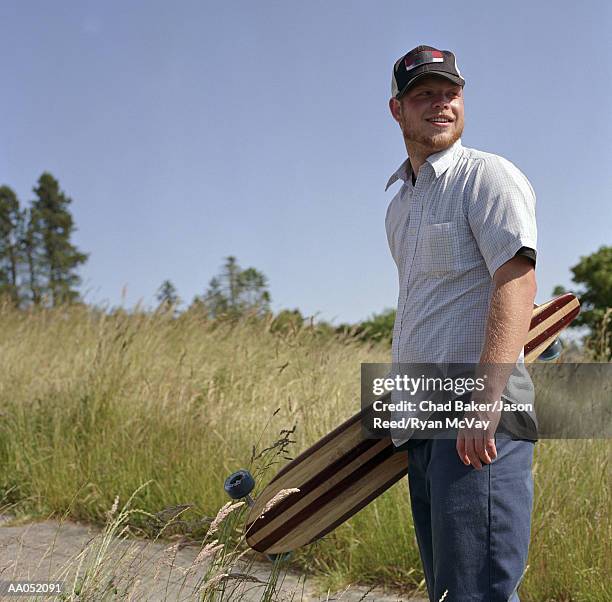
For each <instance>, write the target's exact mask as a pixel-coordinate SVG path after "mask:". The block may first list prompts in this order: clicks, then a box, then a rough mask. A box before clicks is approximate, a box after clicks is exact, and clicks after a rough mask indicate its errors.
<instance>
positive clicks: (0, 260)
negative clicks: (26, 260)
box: [0, 186, 24, 306]
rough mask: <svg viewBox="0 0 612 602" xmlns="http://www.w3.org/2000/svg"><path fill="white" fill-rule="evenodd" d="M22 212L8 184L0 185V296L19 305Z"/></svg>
mask: <svg viewBox="0 0 612 602" xmlns="http://www.w3.org/2000/svg"><path fill="white" fill-rule="evenodd" d="M23 218H24V216H23V213H22V211H21V209H20V207H19V199H18V198H17V195H16V194H15V192H14V191H13V190H12V189H11V188H9V187H8V186H0V297H5V296H6V297H8V298H10V299H11V301H12V302H13V303H14V304H15V306H19V303H20V294H19V267H20V262H21V237H22V229H23Z"/></svg>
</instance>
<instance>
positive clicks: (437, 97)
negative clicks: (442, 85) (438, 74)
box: [431, 92, 450, 107]
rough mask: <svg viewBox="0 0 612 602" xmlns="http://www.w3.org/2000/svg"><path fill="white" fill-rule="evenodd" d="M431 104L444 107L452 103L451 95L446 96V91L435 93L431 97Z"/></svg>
mask: <svg viewBox="0 0 612 602" xmlns="http://www.w3.org/2000/svg"><path fill="white" fill-rule="evenodd" d="M431 104H432V106H434V107H442V106H447V105H448V104H450V97H448V96H446V93H445V92H438V93H437V94H434V95H433V97H432V99H431Z"/></svg>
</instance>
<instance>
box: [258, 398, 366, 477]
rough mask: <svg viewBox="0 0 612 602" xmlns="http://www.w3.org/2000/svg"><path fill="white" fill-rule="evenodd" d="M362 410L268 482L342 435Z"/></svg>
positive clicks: (357, 420) (355, 420) (359, 415)
mask: <svg viewBox="0 0 612 602" xmlns="http://www.w3.org/2000/svg"><path fill="white" fill-rule="evenodd" d="M362 413H363V410H362V411H361V412H359V413H358V414H355V415H354V416H353V417H351V418H349V419H348V420H347V421H346V422H343V423H342V424H341V425H340V426H339V427H337V428H335V429H334V430H333V431H332V432H331V433H329V434H328V435H325V437H323V438H322V439H320V440H319V441H317V442H316V443H315V444H314V445H313V446H312V447H311V448H309V449H307V450H306V451H305V452H302V453H301V454H300V455H299V456H297V457H296V458H295V459H294V460H292V461H291V463H290V464H288V465H287V466H285V467H284V468H282V469H281V470H279V472H278V474H277V475H276V476H275V477H274V478H273V479H272V480H271V481H270V483H274V481H276V480H278V479H279V478H280V477H282V476H283V475H284V474H285V473H286V472H287V471H288V470H293V469H294V468H295V467H296V466H297V465H298V464H300V463H301V462H303V461H304V460H305V459H306V458H309V457H310V456H312V454H313V453H315V452H316V451H318V450H319V449H321V448H322V447H323V446H324V445H326V444H327V443H328V442H329V441H331V440H332V439H335V438H336V437H337V436H338V435H340V434H341V433H342V431H345V430H347V429H348V428H350V427H351V426H353V424H355V423H356V422H359V421H360V419H361V415H362Z"/></svg>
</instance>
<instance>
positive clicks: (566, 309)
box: [225, 293, 580, 556]
mask: <svg viewBox="0 0 612 602" xmlns="http://www.w3.org/2000/svg"><path fill="white" fill-rule="evenodd" d="M579 312H580V303H579V302H578V299H576V297H574V295H572V294H570V293H566V294H564V295H561V296H560V297H556V298H555V299H552V300H551V301H548V302H547V303H544V304H543V305H539V306H537V307H536V308H535V309H534V312H533V316H532V319H531V324H530V329H529V333H528V336H527V341H526V343H525V347H524V356H525V362H533V361H534V360H536V359H537V358H538V357H539V356H540V355H541V354H542V353H543V352H544V351H545V350H547V349H548V348H549V347H550V346H551V344H552V343H553V342H554V341H555V339H556V337H557V335H558V334H559V333H560V332H561V331H562V330H563V329H564V328H566V327H567V326H568V325H569V324H570V323H571V321H572V320H573V319H574V318H575V317H576V316H577V315H578V313H579ZM365 411H367V409H366V410H362V411H361V412H359V413H358V414H356V415H355V416H353V417H352V418H350V419H349V420H347V421H346V422H344V423H343V424H341V425H340V426H339V427H338V428H336V429H335V430H333V431H332V432H331V433H329V434H328V435H326V436H325V437H323V438H322V439H321V440H319V441H318V442H317V443H315V444H314V445H313V446H312V447H310V448H309V449H307V450H306V451H305V452H304V453H302V454H300V455H299V456H298V457H297V458H295V459H294V460H293V461H291V462H290V463H289V464H287V465H286V466H285V467H284V468H283V469H282V470H281V471H280V472H279V473H278V474H277V475H276V476H275V477H274V479H272V481H271V482H270V483H269V484H268V485H267V486H266V487H265V488H264V489H263V491H262V492H261V493H260V494H259V496H257V498H256V499H255V500H252V499H251V498H250V496H249V493H250V491H251V490H252V489H253V487H254V481H253V479H252V477H251V476H250V474H249V473H248V472H247V471H244V470H243V471H239V472H237V473H234V474H233V475H231V476H230V477H228V479H227V480H226V483H225V489H226V491H227V492H228V494H229V495H230V496H231V497H233V498H235V499H239V498H242V497H245V498H246V499H247V501H248V502H249V505H250V506H251V508H250V511H249V514H248V516H247V520H246V527H245V528H246V541H247V543H248V545H249V546H251V548H253V549H255V550H257V551H259V552H263V553H265V554H268V555H271V556H274V555H278V554H284V553H287V552H290V551H292V550H295V549H296V548H299V547H301V546H304V545H307V544H309V543H312V542H314V541H316V540H317V539H320V538H321V537H323V536H324V535H326V534H327V533H329V532H330V531H332V530H333V529H335V528H336V527H338V526H339V525H341V524H342V523H343V522H345V521H346V520H348V519H349V518H350V517H351V516H353V515H354V514H356V513H357V512H359V511H360V510H361V509H362V508H364V507H365V506H367V505H368V504H369V503H370V502H371V501H372V500H374V499H376V498H377V497H378V496H379V495H381V494H382V493H384V492H385V491H386V490H387V489H389V487H391V486H392V485H393V484H394V483H396V482H397V481H399V480H400V479H401V478H402V477H404V476H405V475H406V474H407V473H408V452H396V451H395V447H394V445H393V442H392V440H391V438H390V437H385V438H383V439H368V438H366V437H365V435H364V432H363V429H362V418H363V416H364V412H365ZM285 489H299V492H294V493H291V494H289V495H288V496H287V497H285V498H284V499H282V500H281V501H279V502H278V503H276V504H275V505H273V506H272V508H270V509H269V510H266V511H265V512H264V509H265V508H266V505H267V504H268V503H269V502H270V501H271V500H272V499H273V498H274V497H275V496H276V495H277V494H279V492H281V491H282V490H285Z"/></svg>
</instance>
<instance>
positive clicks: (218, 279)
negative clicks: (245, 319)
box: [194, 256, 270, 318]
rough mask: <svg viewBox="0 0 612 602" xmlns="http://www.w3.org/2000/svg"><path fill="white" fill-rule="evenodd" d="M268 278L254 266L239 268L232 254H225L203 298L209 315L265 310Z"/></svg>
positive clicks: (267, 296)
mask: <svg viewBox="0 0 612 602" xmlns="http://www.w3.org/2000/svg"><path fill="white" fill-rule="evenodd" d="M267 287H268V279H267V278H266V277H265V276H264V275H263V274H262V273H261V272H259V271H258V270H256V269H255V268H247V269H245V270H243V269H242V268H241V267H240V266H239V265H238V262H237V261H236V258H235V257H233V256H230V257H227V258H226V261H225V264H224V265H223V268H222V271H221V273H220V274H219V275H218V276H215V277H214V278H212V279H211V281H210V283H209V285H208V290H207V291H206V293H205V294H204V297H203V298H201V299H200V298H198V297H196V299H194V303H203V304H204V306H205V307H206V308H207V311H208V313H209V315H210V316H211V317H213V318H216V317H218V316H221V315H228V316H239V315H242V314H244V313H247V312H254V313H257V314H262V313H264V312H266V311H268V310H269V307H270V293H269V291H268V289H267Z"/></svg>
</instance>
